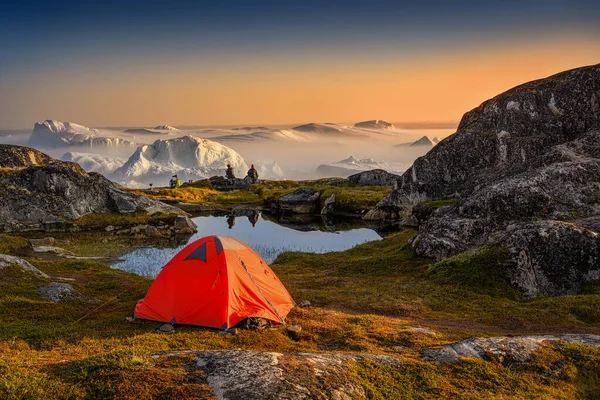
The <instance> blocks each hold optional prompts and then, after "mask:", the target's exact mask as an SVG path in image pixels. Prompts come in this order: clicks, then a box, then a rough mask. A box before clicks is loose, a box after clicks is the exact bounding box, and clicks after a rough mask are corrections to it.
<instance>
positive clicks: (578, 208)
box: [366, 65, 600, 297]
mask: <svg viewBox="0 0 600 400" xmlns="http://www.w3.org/2000/svg"><path fill="white" fill-rule="evenodd" d="M456 194H458V195H459V197H460V198H461V199H460V200H459V201H458V202H457V204H456V205H455V206H450V207H441V208H439V209H437V210H435V211H433V212H432V213H431V215H430V216H429V218H428V219H427V220H426V221H424V222H423V221H421V222H422V223H421V225H420V227H419V232H418V235H417V236H416V237H414V238H413V239H412V240H411V244H412V246H413V248H414V249H415V251H416V253H417V254H419V255H423V256H429V257H435V258H444V257H448V256H452V255H455V254H458V253H460V252H463V251H465V250H470V249H474V248H477V247H480V246H482V245H484V244H495V245H500V246H504V247H506V248H508V251H509V255H510V256H509V261H508V263H507V265H506V268H507V269H508V271H509V275H510V276H511V281H512V283H513V284H514V285H515V286H516V287H517V288H519V289H520V290H521V291H522V292H523V294H524V295H525V296H528V297H531V296H536V295H541V294H547V295H558V294H566V293H575V292H576V291H577V290H578V289H579V288H580V286H581V284H582V283H584V282H586V281H590V280H595V279H599V278H600V254H599V239H598V234H597V233H595V232H593V231H592V230H591V229H596V230H597V228H598V226H599V224H597V223H594V222H593V221H594V220H596V219H597V217H598V216H600V201H599V200H600V65H595V66H589V67H583V68H578V69H575V70H571V71H566V72H563V73H560V74H557V75H554V76H551V77H549V78H546V79H542V80H538V81H533V82H529V83H526V84H524V85H521V86H518V87H516V88H513V89H511V90H509V91H507V92H505V93H503V94H500V95H498V96H496V97H494V98H493V99H491V100H488V101H486V102H484V103H483V104H482V105H480V106H479V107H477V108H476V109H474V110H472V111H470V112H468V113H467V114H465V115H464V117H463V118H462V121H461V123H460V125H459V127H458V130H457V132H456V133H455V134H453V135H451V136H449V137H448V138H446V139H444V140H442V141H441V142H440V143H439V144H438V145H437V146H435V147H434V148H433V149H432V150H431V151H430V152H429V153H428V154H427V155H425V156H423V157H420V158H418V159H417V160H416V161H415V162H414V164H413V166H412V167H411V168H409V169H408V170H407V171H406V173H404V174H403V175H402V178H401V180H400V183H399V186H398V188H397V189H394V190H393V191H392V193H391V194H390V195H389V196H388V197H386V198H385V199H383V200H382V201H381V202H380V203H379V204H378V205H377V207H375V209H373V210H371V211H370V212H369V213H368V214H367V216H366V218H371V219H379V218H384V219H386V218H387V219H399V218H402V216H403V215H406V214H407V213H410V212H411V210H412V207H410V198H411V197H421V198H430V199H439V198H445V197H448V196H452V195H456ZM583 221H587V222H585V223H584V222H583ZM566 222H568V223H566Z"/></svg>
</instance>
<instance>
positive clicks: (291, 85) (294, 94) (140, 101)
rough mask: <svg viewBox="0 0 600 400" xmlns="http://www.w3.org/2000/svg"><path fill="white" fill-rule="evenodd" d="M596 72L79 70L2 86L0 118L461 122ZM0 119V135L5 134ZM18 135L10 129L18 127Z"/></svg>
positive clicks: (491, 51) (515, 62) (568, 50)
mask: <svg viewBox="0 0 600 400" xmlns="http://www.w3.org/2000/svg"><path fill="white" fill-rule="evenodd" d="M598 62H600V46H599V45H598V42H597V41H593V40H589V41H582V40H578V41H576V40H573V39H567V38H565V39H564V40H563V41H562V42H560V43H556V42H552V43H538V44H535V45H534V44H531V43H529V44H524V45H521V46H515V47H511V48H488V49H484V50H481V49H479V50H477V51H474V50H471V51H467V49H465V50H463V51H461V52H459V53H455V54H450V53H443V52H441V53H439V54H434V55H432V54H430V55H428V56H423V55H421V56H415V58H414V59H411V57H409V55H406V54H404V55H399V56H398V57H397V59H393V60H391V61H390V60H385V62H382V61H378V60H358V62H357V63H351V62H348V61H347V60H345V61H342V60H335V59H319V58H317V59H315V60H314V61H310V62H309V61H305V62H301V63H296V64H294V63H291V62H286V61H281V60H279V61H278V60H277V59H273V60H271V59H268V58H267V59H265V60H264V63H261V62H258V63H257V62H256V61H254V62H248V63H247V64H246V63H243V62H236V63H231V64H230V63H227V64H223V65H219V64H218V63H216V62H212V63H210V65H207V64H206V63H205V64H202V63H201V62H200V61H198V62H196V63H187V64H186V63H185V62H182V63H180V64H179V63H177V62H170V63H169V64H168V65H167V64H165V63H157V64H156V65H148V64H147V63H142V64H141V65H138V66H136V65H129V66H122V65H121V66H119V64H118V63H117V62H113V61H110V60H108V61H106V64H105V65H88V66H82V67H81V68H79V69H76V68H72V69H70V70H69V71H71V70H76V71H77V73H76V74H68V73H64V72H61V71H60V70H57V71H44V72H42V73H39V74H37V75H35V76H33V77H31V76H27V77H25V75H24V76H23V79H18V80H15V81H12V82H6V81H4V82H1V81H0V89H1V91H0V93H1V94H0V108H1V109H2V110H3V111H0V117H1V116H2V115H5V116H8V115H10V116H11V117H12V118H11V120H14V121H17V122H15V124H18V125H19V126H18V127H22V128H26V127H31V126H32V125H33V123H34V122H35V121H40V120H44V119H48V118H52V119H59V120H66V121H73V122H78V123H82V124H85V125H88V126H152V125H158V124H169V125H174V126H178V125H180V126H185V125H187V126H189V125H236V124H238V125H242V124H293V123H306V122H350V121H360V120H365V119H375V118H378V119H385V120H388V121H391V122H398V121H458V120H459V119H460V118H461V116H462V114H464V113H465V112H466V111H468V110H470V109H472V108H473V107H476V106H477V105H479V104H480V103H481V102H483V101H484V100H486V99H488V98H490V97H493V96H495V95H497V94H499V93H501V92H503V91H506V90H508V89H510V88H511V87H513V86H515V85H518V84H521V83H524V82H526V81H530V80H533V79H539V78H544V77H546V76H548V75H551V74H554V73H557V72H560V71H563V70H566V69H570V68H575V67H579V66H583V65H589V64H595V63H598ZM2 119H5V118H0V128H7V127H6V126H3V124H2V122H1V120H2ZM15 127H16V126H15Z"/></svg>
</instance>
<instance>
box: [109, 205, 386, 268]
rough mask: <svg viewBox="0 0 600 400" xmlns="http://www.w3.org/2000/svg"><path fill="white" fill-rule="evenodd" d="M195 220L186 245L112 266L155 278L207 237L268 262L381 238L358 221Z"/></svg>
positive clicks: (144, 251) (140, 253)
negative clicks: (243, 247) (242, 246)
mask: <svg viewBox="0 0 600 400" xmlns="http://www.w3.org/2000/svg"><path fill="white" fill-rule="evenodd" d="M193 220H194V222H195V223H196V224H197V225H198V233H196V234H195V235H194V236H192V237H191V238H190V239H189V240H188V241H187V242H186V243H184V244H181V245H180V246H178V247H176V248H140V249H136V250H133V251H132V252H130V253H128V254H125V255H123V256H122V257H121V259H122V260H123V261H120V262H117V263H115V264H113V265H112V267H113V268H118V269H122V270H126V271H130V272H134V273H136V274H139V275H144V276H148V277H155V276H156V275H157V274H158V272H160V269H161V268H162V266H163V265H164V264H166V263H167V262H168V261H169V260H170V259H171V258H172V257H173V256H174V255H175V254H177V252H178V251H179V250H181V249H182V248H183V247H184V246H185V245H187V244H188V243H190V242H192V241H194V240H197V239H199V238H201V237H204V236H208V235H223V236H231V237H234V238H236V239H238V240H240V241H242V242H244V243H246V244H248V245H249V246H250V247H251V248H252V249H253V250H254V251H256V252H257V253H258V254H259V255H260V256H261V257H262V258H263V259H265V261H267V262H272V261H273V260H275V258H277V256H278V255H279V254H281V253H283V252H284V251H306V252H314V253H324V252H328V251H342V250H346V249H349V248H351V247H354V246H356V245H357V244H361V243H365V242H369V241H372V240H379V239H381V236H380V234H378V233H377V232H376V231H375V230H373V229H371V228H369V227H367V226H366V225H365V224H364V223H363V222H362V221H360V220H356V219H354V220H353V222H349V221H346V222H341V223H338V225H337V227H338V229H336V225H335V224H334V221H331V220H326V219H321V218H320V217H317V218H314V217H310V216H308V217H306V216H302V217H301V218H284V219H282V220H280V221H279V222H280V223H277V222H275V221H276V219H274V217H272V216H267V215H261V214H260V213H259V212H257V211H254V210H248V211H247V212H237V213H235V214H229V215H224V216H202V217H197V218H194V219H193ZM340 228H341V229H340Z"/></svg>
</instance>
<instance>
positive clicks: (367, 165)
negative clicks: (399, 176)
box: [316, 156, 406, 178]
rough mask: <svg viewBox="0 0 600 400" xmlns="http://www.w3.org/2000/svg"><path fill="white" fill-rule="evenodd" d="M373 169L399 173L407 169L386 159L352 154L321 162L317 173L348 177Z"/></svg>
mask: <svg viewBox="0 0 600 400" xmlns="http://www.w3.org/2000/svg"><path fill="white" fill-rule="evenodd" d="M373 169H383V170H385V171H387V172H391V173H399V172H402V171H404V170H405V169H406V166H401V165H390V164H388V163H387V162H385V161H378V160H374V159H372V158H356V157H353V156H350V157H348V158H346V159H344V160H341V161H338V162H334V163H330V164H321V165H319V166H318V167H317V170H316V173H317V175H318V176H319V177H331V176H339V177H342V178H346V177H348V176H349V175H352V174H355V173H357V172H364V171H370V170H373Z"/></svg>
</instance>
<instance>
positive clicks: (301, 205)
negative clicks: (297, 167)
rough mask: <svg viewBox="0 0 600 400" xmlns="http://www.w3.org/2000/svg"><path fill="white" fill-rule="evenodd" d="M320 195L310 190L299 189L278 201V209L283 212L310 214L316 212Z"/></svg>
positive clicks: (316, 191)
mask: <svg viewBox="0 0 600 400" xmlns="http://www.w3.org/2000/svg"><path fill="white" fill-rule="evenodd" d="M320 199H321V193H320V192H319V191H318V190H316V189H312V188H300V189H297V190H295V191H293V192H292V193H289V194H286V195H285V196H283V197H282V198H280V199H279V202H278V207H279V209H280V210H281V211H283V212H292V213H298V214H311V213H314V212H316V211H317V210H318V207H319V202H320Z"/></svg>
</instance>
